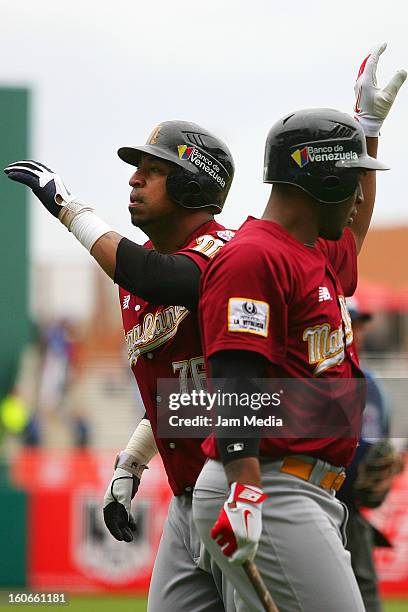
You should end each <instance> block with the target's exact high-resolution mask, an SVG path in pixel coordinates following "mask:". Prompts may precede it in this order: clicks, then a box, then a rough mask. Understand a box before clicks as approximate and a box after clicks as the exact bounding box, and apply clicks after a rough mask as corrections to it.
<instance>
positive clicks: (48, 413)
mask: <svg viewBox="0 0 408 612" xmlns="http://www.w3.org/2000/svg"><path fill="white" fill-rule="evenodd" d="M74 331H75V329H74V327H73V325H72V324H70V323H69V322H68V321H65V320H62V321H57V322H55V323H53V324H51V325H49V326H46V327H44V329H43V330H40V328H39V327H38V326H36V325H35V324H33V326H32V337H31V341H30V342H29V343H28V344H27V345H26V347H25V348H24V350H23V351H22V354H21V356H20V363H19V368H18V372H17V377H16V381H15V385H14V388H13V391H12V393H10V394H9V396H7V398H6V400H7V402H6V404H5V406H4V407H3V410H1V411H0V423H3V429H4V430H6V431H8V432H9V433H10V432H11V431H12V429H11V427H12V425H10V424H11V423H13V422H14V423H15V424H17V422H20V423H22V415H23V412H25V420H24V425H23V426H22V427H21V428H20V431H19V432H18V433H19V434H20V440H21V442H22V443H23V444H25V445H28V446H38V445H39V444H43V443H44V442H46V438H47V436H46V435H45V434H46V432H47V431H49V430H51V435H50V436H49V438H51V439H52V441H53V442H54V441H56V440H55V436H54V435H53V432H54V431H55V430H56V428H57V429H58V427H59V426H61V425H62V427H63V428H67V429H68V430H69V432H70V436H69V437H70V441H71V443H72V445H74V446H77V447H80V448H84V447H86V446H88V444H89V426H88V423H87V421H86V419H85V417H84V416H83V414H82V411H81V410H77V409H75V410H74V409H73V408H72V406H71V403H72V402H71V397H70V396H71V390H72V383H73V381H74V380H75V371H76V352H77V351H76V346H77V343H76V340H75V333H74ZM6 400H4V402H5V401H6ZM4 402H3V403H4ZM3 413H4V415H5V416H3ZM4 419H6V420H7V422H8V426H7V427H6V426H5V423H4ZM16 426H17V425H15V427H16ZM14 433H17V431H16V430H15V431H14Z"/></svg>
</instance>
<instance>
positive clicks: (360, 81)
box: [350, 43, 407, 253]
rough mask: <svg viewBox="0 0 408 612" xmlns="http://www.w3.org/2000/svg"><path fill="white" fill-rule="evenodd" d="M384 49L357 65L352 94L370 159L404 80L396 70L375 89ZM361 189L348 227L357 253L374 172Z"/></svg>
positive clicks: (372, 194) (368, 214)
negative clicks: (359, 201)
mask: <svg viewBox="0 0 408 612" xmlns="http://www.w3.org/2000/svg"><path fill="white" fill-rule="evenodd" d="M386 47H387V44H386V43H383V44H381V45H376V46H375V47H373V49H372V50H371V51H370V53H369V54H368V55H367V57H366V58H365V59H364V60H363V62H362V64H361V66H360V69H359V71H358V75H357V80H356V84H355V86H354V91H355V94H356V103H355V107H354V112H355V118H356V119H357V121H359V123H360V125H361V126H362V128H363V130H364V133H365V135H366V139H367V152H368V154H369V155H370V156H371V157H377V148H378V136H379V134H380V129H381V126H382V124H383V121H384V119H385V118H386V116H387V115H388V113H389V111H390V109H391V106H392V105H393V103H394V100H395V98H396V95H397V93H398V91H399V89H400V87H401V85H402V84H403V83H404V81H405V79H406V78H407V73H406V71H405V70H398V72H396V73H395V74H394V76H393V77H392V79H391V80H390V82H389V83H388V85H386V86H385V87H384V89H381V88H380V87H378V86H377V64H378V60H379V58H380V55H381V54H382V53H383V52H384V51H385V49H386ZM361 187H362V190H363V194H364V202H363V203H362V204H361V205H360V206H359V208H358V214H357V216H356V218H355V219H354V221H353V225H352V226H351V228H350V229H351V231H352V232H353V234H354V237H355V240H356V245H357V253H359V252H360V250H361V247H362V245H363V242H364V239H365V236H366V234H367V232H368V228H369V226H370V222H371V217H372V214H373V210H374V202H375V194H376V173H375V172H367V173H366V174H365V175H364V176H363V177H362V179H361Z"/></svg>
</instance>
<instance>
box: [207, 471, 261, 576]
mask: <svg viewBox="0 0 408 612" xmlns="http://www.w3.org/2000/svg"><path fill="white" fill-rule="evenodd" d="M266 498H267V495H265V494H264V493H263V491H262V489H259V488H258V487H254V486H253V485H242V484H240V483H238V482H233V483H232V484H231V490H230V495H229V497H228V499H227V501H226V502H225V504H224V505H223V507H222V508H221V510H220V514H219V516H218V519H217V521H216V523H215V525H214V527H213V528H212V530H211V537H212V538H213V540H215V541H216V542H217V544H218V545H219V546H220V547H221V549H222V552H223V553H224V555H225V556H226V557H229V562H230V563H232V564H233V565H241V564H242V563H244V562H245V561H247V560H251V561H252V559H253V558H254V557H255V554H256V551H257V548H258V542H259V538H260V537H261V533H262V502H263V501H264V500H265V499H266Z"/></svg>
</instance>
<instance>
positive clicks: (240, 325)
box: [228, 297, 269, 338]
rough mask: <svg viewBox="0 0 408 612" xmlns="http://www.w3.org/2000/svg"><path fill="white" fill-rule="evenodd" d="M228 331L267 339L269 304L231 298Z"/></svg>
mask: <svg viewBox="0 0 408 612" xmlns="http://www.w3.org/2000/svg"><path fill="white" fill-rule="evenodd" d="M228 331H230V332H247V333H249V334H255V335H257V336H263V337H264V338H267V337H268V334H269V304H268V303H267V302H261V301H258V300H251V299H248V298H240V297H232V298H230V299H229V301H228Z"/></svg>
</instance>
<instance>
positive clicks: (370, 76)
mask: <svg viewBox="0 0 408 612" xmlns="http://www.w3.org/2000/svg"><path fill="white" fill-rule="evenodd" d="M386 47H387V43H383V44H381V45H376V46H375V47H373V49H372V50H371V51H370V53H369V54H368V55H367V57H366V58H365V59H364V60H363V63H362V64H361V66H360V69H359V71H358V75H357V80H356V84H355V86H354V93H355V95H356V103H355V107H354V112H355V118H356V119H357V121H358V122H359V123H360V124H361V127H362V128H363V130H364V133H365V135H366V136H368V137H372V138H375V137H377V136H378V135H379V133H380V129H381V126H382V124H383V121H384V119H385V118H386V116H387V115H388V113H389V112H390V109H391V106H392V105H393V103H394V100H395V98H396V96H397V93H398V91H399V90H400V87H401V85H402V84H403V83H404V81H405V79H406V78H407V72H406V70H398V72H396V73H395V74H394V76H393V77H392V79H391V80H390V82H389V83H388V85H386V86H385V87H384V89H380V87H378V86H377V65H378V60H379V59H380V55H381V54H382V53H383V52H384V51H385V49H386Z"/></svg>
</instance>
